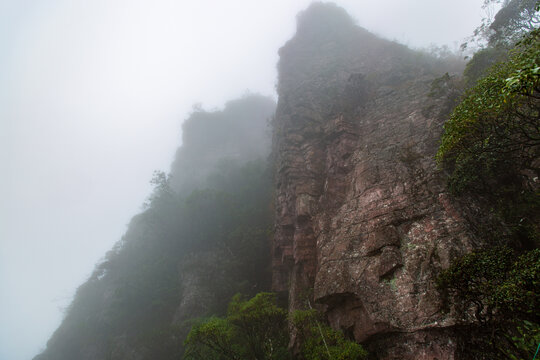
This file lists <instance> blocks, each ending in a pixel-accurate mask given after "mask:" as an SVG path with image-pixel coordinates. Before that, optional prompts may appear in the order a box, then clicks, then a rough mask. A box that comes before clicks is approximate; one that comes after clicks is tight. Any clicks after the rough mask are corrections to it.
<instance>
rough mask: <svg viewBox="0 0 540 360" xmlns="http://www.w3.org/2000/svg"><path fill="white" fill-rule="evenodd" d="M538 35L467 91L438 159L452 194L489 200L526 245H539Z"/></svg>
mask: <svg viewBox="0 0 540 360" xmlns="http://www.w3.org/2000/svg"><path fill="white" fill-rule="evenodd" d="M539 155H540V32H539V30H533V31H532V32H531V33H529V34H528V35H527V37H525V38H524V39H523V40H522V41H520V42H519V43H518V44H517V45H516V47H515V48H514V49H513V50H512V51H511V53H510V55H509V57H508V59H507V60H506V61H503V62H500V63H497V64H496V65H494V66H492V67H491V68H490V69H489V71H488V74H487V75H486V76H485V77H482V78H481V79H480V80H478V82H477V84H476V85H475V86H474V87H472V88H470V89H469V90H468V91H467V92H466V94H465V96H464V99H463V101H462V102H461V103H460V104H459V105H458V106H457V107H456V108H455V109H454V111H453V113H452V114H451V116H450V119H449V120H448V121H447V122H446V124H445V133H444V135H443V137H442V142H441V146H440V148H439V152H438V154H437V159H438V161H439V163H441V164H442V165H443V166H444V167H445V168H446V169H447V170H449V171H450V178H449V186H450V190H451V191H453V192H454V193H455V194H462V193H467V192H468V193H474V194H479V195H481V196H486V197H488V198H490V199H491V200H490V201H491V202H492V203H493V204H494V206H493V209H494V212H496V213H497V215H499V216H500V217H501V218H502V219H504V221H505V223H507V225H508V226H509V227H510V228H512V229H511V230H512V232H513V233H514V234H518V237H519V238H520V241H521V242H523V243H526V244H529V246H530V245H531V244H534V243H536V244H538V228H537V224H536V223H537V220H538V212H539V210H540V200H539V197H538V193H537V192H538V189H537V188H538V178H539V177H540V163H539V160H538V159H539Z"/></svg>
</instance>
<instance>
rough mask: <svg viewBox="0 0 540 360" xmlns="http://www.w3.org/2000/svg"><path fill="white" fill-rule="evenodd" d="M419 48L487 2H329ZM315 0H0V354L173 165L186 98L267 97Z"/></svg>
mask: <svg viewBox="0 0 540 360" xmlns="http://www.w3.org/2000/svg"><path fill="white" fill-rule="evenodd" d="M335 2H336V3H337V4H339V5H341V6H343V7H344V8H345V9H347V10H348V11H349V13H350V14H351V15H352V16H353V17H354V18H355V19H356V20H357V22H358V24H359V25H361V26H363V27H365V28H367V29H368V30H371V31H373V32H375V33H376V34H379V35H381V36H384V37H386V38H388V39H392V40H397V41H399V42H401V43H404V44H407V45H410V46H413V47H428V46H429V45H430V44H432V43H436V44H439V45H442V44H447V45H449V46H450V47H451V48H457V47H458V46H459V44H460V42H461V40H462V39H463V38H465V37H466V36H468V35H470V34H471V33H472V31H473V29H474V28H475V27H476V26H477V25H478V24H479V22H480V19H481V18H482V16H484V11H483V10H482V9H481V5H482V3H483V0H456V1H452V2H448V1H442V0H441V1H439V0H388V1H385V2H375V1H370V0H349V1H347V0H343V1H335ZM309 3H310V1H307V0H306V1H304V0H295V1H291V0H274V1H271V2H259V1H248V0H243V1H242V0H231V1H227V2H225V1H209V0H200V1H193V2H187V1H173V0H154V1H152V2H149V1H147V2H143V1H134V0H114V1H111V0H94V1H77V0H50V1H38V0H18V1H16V0H0V147H1V148H0V164H1V166H2V170H3V171H2V176H1V177H0V191H1V197H0V198H1V199H2V200H1V201H0V295H1V296H0V319H1V321H0V360H8V359H9V360H24V359H30V358H32V357H33V356H34V355H36V354H37V353H38V352H39V351H40V350H41V349H43V347H44V346H45V344H46V341H47V339H48V338H49V337H50V336H51V334H52V332H53V331H54V329H55V328H56V327H57V326H58V324H59V323H60V320H61V318H62V311H63V309H65V308H66V307H67V305H68V304H69V302H70V299H71V297H72V296H73V293H74V291H75V289H76V288H77V286H78V285H79V284H80V283H81V282H83V281H84V280H85V278H86V277H87V276H88V275H89V274H90V272H91V271H92V269H93V267H94V264H95V263H96V262H97V261H98V260H99V259H100V258H101V257H102V256H103V255H104V254H105V252H106V251H107V250H108V249H109V248H110V247H111V246H112V245H113V244H114V243H115V242H116V241H117V240H118V239H119V238H120V237H121V235H122V233H123V232H124V231H125V228H126V224H127V223H128V221H129V219H130V218H131V217H132V216H133V215H134V214H135V213H137V212H138V211H139V210H140V208H141V204H142V203H143V202H144V200H145V198H146V197H147V196H148V194H149V193H150V190H151V186H150V184H149V180H150V179H151V177H152V173H153V171H154V170H156V169H160V170H164V171H168V168H169V165H170V163H171V161H172V160H173V156H174V152H175V149H176V148H177V146H178V145H180V139H181V134H180V129H181V123H182V119H184V118H186V117H187V115H188V114H189V113H190V111H191V108H192V106H193V105H194V104H196V103H200V104H201V105H202V107H203V108H205V109H213V108H219V107H221V106H222V105H223V104H224V103H225V102H226V101H227V100H229V99H232V98H235V97H238V96H240V95H242V94H244V93H245V92H246V91H248V90H249V91H253V92H258V93H261V94H264V95H273V96H274V97H275V81H276V76H277V74H276V63H277V60H278V55H277V50H278V49H279V47H280V46H282V45H283V44H284V43H285V41H287V39H288V38H290V37H291V36H292V35H293V33H294V29H295V16H296V14H297V13H298V12H299V11H301V10H302V9H304V8H305V7H306V6H307V5H308V4H309Z"/></svg>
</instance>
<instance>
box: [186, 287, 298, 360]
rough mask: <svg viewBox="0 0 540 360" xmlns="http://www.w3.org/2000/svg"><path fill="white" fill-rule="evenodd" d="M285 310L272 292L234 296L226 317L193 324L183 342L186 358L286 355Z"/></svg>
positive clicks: (281, 358) (277, 359)
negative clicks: (243, 296) (247, 296)
mask: <svg viewBox="0 0 540 360" xmlns="http://www.w3.org/2000/svg"><path fill="white" fill-rule="evenodd" d="M288 340H289V337H288V331H287V311H286V310H284V309H282V308H280V307H278V306H277V305H276V298H275V295H274V294H271V293H258V294H257V295H256V296H255V297H253V298H251V299H249V300H243V299H242V297H241V296H240V295H236V296H234V297H233V299H232V301H231V302H230V304H229V310H228V314H227V317H226V318H217V317H212V318H210V319H208V320H206V321H204V322H202V323H200V324H198V325H196V326H194V327H193V328H192V330H191V331H190V333H189V335H188V337H187V340H186V342H185V349H186V350H185V353H184V357H185V358H186V359H194V360H199V359H200V360H207V359H216V360H218V359H219V360H221V359H229V360H242V359H256V360H285V359H289V358H290V356H289V353H288V351H287V344H288Z"/></svg>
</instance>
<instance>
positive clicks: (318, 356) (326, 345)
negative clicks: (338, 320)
mask: <svg viewBox="0 0 540 360" xmlns="http://www.w3.org/2000/svg"><path fill="white" fill-rule="evenodd" d="M292 322H293V324H294V326H295V327H296V329H297V331H298V335H299V337H300V342H301V344H302V345H301V349H300V350H301V354H302V356H303V358H304V359H305V360H361V359H365V358H367V352H366V351H365V350H364V348H362V346H360V345H359V344H357V343H355V342H354V341H351V340H348V339H346V338H345V336H344V335H343V333H342V332H341V331H336V330H334V329H332V328H331V327H330V326H329V325H328V324H326V323H325V322H324V320H323V319H322V318H321V314H320V313H319V312H318V311H316V310H314V309H310V310H297V311H295V312H294V313H293V315H292Z"/></svg>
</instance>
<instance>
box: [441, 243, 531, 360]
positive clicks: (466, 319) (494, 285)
mask: <svg viewBox="0 0 540 360" xmlns="http://www.w3.org/2000/svg"><path fill="white" fill-rule="evenodd" d="M437 286H438V288H439V289H440V290H441V291H442V293H443V294H444V295H445V299H446V300H447V301H449V302H450V303H451V304H452V305H453V306H454V308H455V311H456V315H457V316H458V317H459V319H460V320H461V321H463V323H464V324H471V323H473V324H475V323H476V324H480V325H482V330H483V331H484V332H485V333H486V334H487V336H485V339H486V340H485V342H484V343H483V344H482V343H481V344H480V345H483V346H484V347H485V349H483V350H482V351H483V352H486V351H492V352H494V353H495V354H498V355H499V356H500V355H505V356H508V358H511V359H513V358H521V357H519V356H522V357H523V358H528V356H529V355H530V354H531V352H532V354H534V350H536V345H537V344H538V342H539V341H540V316H539V314H538V309H539V308H540V249H535V250H532V251H528V252H526V253H524V254H522V255H520V256H517V257H516V255H515V254H514V252H513V251H512V250H511V249H509V248H507V247H499V248H493V249H490V250H485V251H480V252H474V253H471V254H469V255H466V256H464V257H463V258H461V259H459V260H457V261H455V262H454V263H453V264H452V266H451V267H450V268H448V269H447V270H445V271H443V272H442V273H441V274H440V276H439V277H438V281H437ZM516 356H517V357H516Z"/></svg>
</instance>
